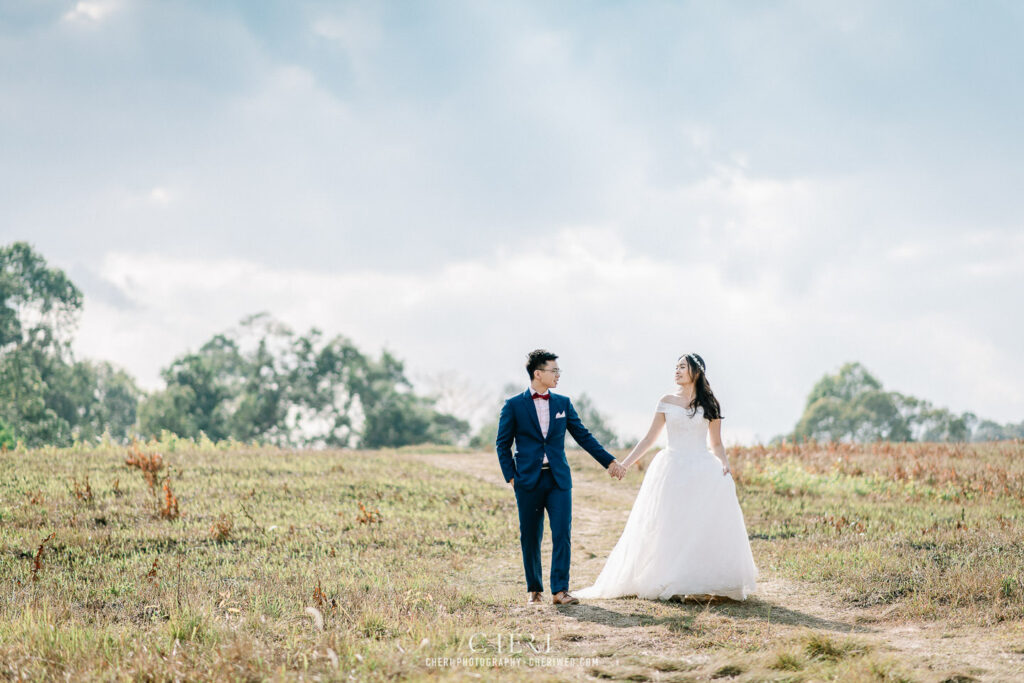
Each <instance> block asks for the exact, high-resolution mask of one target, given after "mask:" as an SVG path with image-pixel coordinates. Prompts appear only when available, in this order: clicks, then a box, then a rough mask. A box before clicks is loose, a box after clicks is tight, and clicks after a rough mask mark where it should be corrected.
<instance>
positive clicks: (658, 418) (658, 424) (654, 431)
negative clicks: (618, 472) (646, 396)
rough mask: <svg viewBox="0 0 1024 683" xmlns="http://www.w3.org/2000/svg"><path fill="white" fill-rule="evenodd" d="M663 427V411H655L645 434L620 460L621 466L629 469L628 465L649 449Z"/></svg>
mask: <svg viewBox="0 0 1024 683" xmlns="http://www.w3.org/2000/svg"><path fill="white" fill-rule="evenodd" d="M664 428H665V413H655V414H654V420H652V421H651V428H650V429H648V430H647V436H645V437H644V438H642V439H640V443H638V444H637V445H635V446H633V450H631V451H630V452H629V455H627V456H626V459H625V460H623V461H622V466H623V467H625V468H626V469H629V466H630V465H632V464H633V463H635V462H636V461H637V460H639V459H640V458H642V457H644V453H646V452H647V451H649V450H650V448H651V446H653V445H654V441H655V440H656V439H657V438H658V435H659V434H661V430H662V429H664Z"/></svg>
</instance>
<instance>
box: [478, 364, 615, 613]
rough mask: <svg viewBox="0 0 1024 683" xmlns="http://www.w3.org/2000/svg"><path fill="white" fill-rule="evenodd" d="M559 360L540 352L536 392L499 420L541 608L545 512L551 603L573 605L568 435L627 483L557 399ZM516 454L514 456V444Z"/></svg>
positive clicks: (530, 367) (530, 581)
mask: <svg viewBox="0 0 1024 683" xmlns="http://www.w3.org/2000/svg"><path fill="white" fill-rule="evenodd" d="M556 360H558V356H556V355H555V354H553V353H551V352H550V351H545V350H543V349H537V350H536V351H531V352H530V355H529V356H528V357H527V361H526V374H528V375H529V376H530V388H529V389H527V390H526V391H524V392H523V393H521V394H517V395H516V396H513V397H512V398H510V399H508V400H507V401H505V405H504V406H503V407H502V409H501V417H500V419H499V420H498V438H497V443H496V445H497V449H498V462H499V463H500V464H501V473H502V474H503V475H504V477H505V481H507V482H509V483H510V484H512V488H513V489H514V490H515V493H516V504H517V505H518V507H519V541H520V544H521V545H522V548H523V567H524V568H525V569H526V590H527V591H528V592H529V596H528V598H527V603H529V604H531V605H539V604H541V594H542V593H543V592H544V583H543V582H542V581H541V567H540V541H541V538H542V537H543V535H544V510H547V511H548V519H549V523H550V525H551V541H552V549H551V595H552V598H551V602H552V603H554V604H556V605H573V604H576V603H578V602H579V600H578V599H577V598H575V597H573V596H572V595H570V594H569V551H570V547H569V535H570V534H569V532H570V528H571V526H572V475H571V473H570V471H569V463H568V461H567V460H566V459H565V432H566V431H568V432H569V434H571V435H572V438H573V439H575V440H576V443H578V444H579V445H580V446H582V447H583V448H584V449H585V450H586V451H587V452H588V453H590V455H592V456H593V457H594V459H595V460H597V461H598V462H599V463H601V464H602V465H604V466H605V468H607V470H608V474H609V475H610V476H612V477H616V478H618V479H622V475H624V474H625V472H626V471H625V469H624V468H623V467H622V465H620V464H619V463H618V462H616V460H615V457H614V456H613V455H612V454H611V453H609V452H608V451H606V450H605V449H604V447H602V446H601V444H600V443H598V441H597V439H595V438H594V437H593V435H591V433H590V432H588V431H587V428H586V427H584V426H583V422H581V421H580V418H579V415H577V414H576V409H575V408H573V407H572V402H571V401H570V400H569V398H568V397H567V396H560V395H559V394H553V393H551V391H550V390H551V389H554V388H555V387H556V386H558V379H559V377H560V376H561V370H559V368H558V364H557V363H556V362H555V361H556ZM513 440H514V441H515V442H516V454H515V456H514V457H513V455H512V441H513Z"/></svg>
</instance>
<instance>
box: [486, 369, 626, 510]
mask: <svg viewBox="0 0 1024 683" xmlns="http://www.w3.org/2000/svg"><path fill="white" fill-rule="evenodd" d="M532 393H533V392H532V391H531V390H529V389H527V390H526V391H524V392H523V393H521V394H516V395H515V396H513V397H511V398H509V399H508V400H506V401H505V405H504V406H502V408H501V417H500V418H499V419H498V438H497V440H496V442H495V445H496V447H497V450H498V462H499V463H500V464H501V474H502V476H504V477H505V481H509V480H511V479H512V478H513V477H515V480H516V488H519V487H523V488H524V489H527V490H529V489H532V488H533V487H534V486H536V485H537V481H538V480H539V479H540V466H541V464H543V462H544V455H545V454H547V456H548V462H549V463H550V464H551V474H552V475H554V477H555V483H556V484H557V485H558V488H560V489H571V488H572V474H571V471H570V470H569V461H568V460H566V458H565V433H566V432H567V431H568V432H569V434H570V435H572V438H573V439H574V440H575V441H576V443H578V444H579V445H580V446H581V447H582V448H583V450H585V451H586V452H587V453H590V455H592V456H593V457H594V460H597V461H598V462H599V463H601V464H602V465H603V466H604V467H605V468H606V469H607V467H608V466H609V465H611V464H612V462H613V461H614V460H615V456H613V455H612V454H611V453H609V452H608V451H606V450H605V449H604V447H603V446H602V445H601V444H600V443H598V441H597V439H595V438H594V435H593V434H591V433H590V432H589V431H587V428H586V427H584V426H583V422H582V421H581V420H580V416H579V415H577V414H576V409H575V408H573V406H572V401H570V400H569V397H568V396H562V395H560V394H556V393H554V392H551V398H550V399H549V400H548V401H547V403H548V410H549V411H550V413H551V420H550V422H549V423H548V435H547V437H546V438H545V437H544V435H543V434H542V433H541V431H540V421H539V420H537V408H536V406H534V404H533V398H532ZM513 441H515V445H516V453H515V455H514V456H513V454H512V442H513Z"/></svg>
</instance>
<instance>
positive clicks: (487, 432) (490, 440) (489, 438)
mask: <svg viewBox="0 0 1024 683" xmlns="http://www.w3.org/2000/svg"><path fill="white" fill-rule="evenodd" d="M520 391H521V389H520V387H519V385H517V384H506V385H505V388H504V389H503V390H502V395H503V396H505V397H508V396H514V395H515V394H517V393H520ZM504 402H505V399H504V398H503V399H501V400H500V401H498V402H497V403H496V404H495V407H494V411H493V414H494V419H492V420H489V421H488V422H486V423H484V425H483V426H482V427H481V428H480V429H479V431H477V433H476V434H474V435H473V438H472V439H471V440H470V442H469V445H470V446H472V447H473V448H486V449H492V448H494V443H495V441H497V438H498V415H499V414H500V413H501V406H502V404H503V403H504ZM573 407H575V408H576V413H577V414H578V415H579V416H580V420H582V421H583V424H584V425H585V426H586V428H587V429H588V430H590V433H591V434H593V435H594V438H595V439H597V440H598V441H600V442H601V445H602V446H604V447H605V448H619V447H621V446H622V442H621V441H620V439H619V437H618V435H616V434H615V432H614V431H612V429H611V427H609V426H608V421H607V419H606V418H605V417H604V415H602V414H601V413H600V412H598V411H597V409H596V408H595V407H594V403H593V401H592V400H591V398H590V396H588V395H587V394H585V393H584V394H580V395H579V396H578V397H576V399H575V400H574V401H573ZM566 443H567V444H569V448H574V447H576V442H575V441H573V440H572V437H571V436H570V437H569V438H568V439H567V440H566Z"/></svg>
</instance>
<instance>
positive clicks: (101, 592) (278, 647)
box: [0, 441, 515, 679]
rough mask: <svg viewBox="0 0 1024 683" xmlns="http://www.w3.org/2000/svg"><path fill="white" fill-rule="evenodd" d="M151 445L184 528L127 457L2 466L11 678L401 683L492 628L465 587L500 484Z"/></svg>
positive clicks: (500, 541)
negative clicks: (288, 678) (464, 570)
mask: <svg viewBox="0 0 1024 683" xmlns="http://www.w3.org/2000/svg"><path fill="white" fill-rule="evenodd" d="M155 448H159V450H161V451H162V452H163V453H164V458H165V463H166V467H165V468H164V470H163V471H162V472H161V474H164V473H169V474H170V479H169V485H170V488H171V489H172V491H173V494H174V495H176V496H177V498H178V501H179V506H180V510H181V513H182V516H181V517H180V518H179V519H175V520H168V519H162V518H160V517H159V516H158V514H157V511H158V509H159V507H160V505H161V502H162V500H163V496H164V494H163V492H162V490H160V487H159V486H158V487H157V493H158V494H159V495H157V496H154V495H153V493H151V491H150V488H149V486H148V485H147V484H146V482H145V480H144V477H143V475H142V473H141V471H140V470H139V469H137V468H132V467H128V466H126V465H125V464H124V459H125V455H126V453H127V451H126V449H123V448H116V447H112V446H106V447H100V448H94V449H82V448H79V449H67V450H54V449H41V450H36V451H31V452H28V453H25V452H21V453H10V452H8V453H4V454H3V455H0V577H2V581H3V588H4V591H5V593H6V595H5V600H4V601H3V602H2V603H0V676H3V677H9V678H18V677H26V678H29V679H41V678H56V677H61V678H63V677H70V678H72V679H74V678H80V677H83V676H96V677H105V676H106V674H103V673H102V672H103V671H107V672H110V671H116V672H118V675H119V676H121V677H126V678H147V677H153V678H159V679H162V678H164V677H166V676H167V675H169V674H168V672H169V671H170V670H171V669H172V668H173V670H174V671H175V672H176V674H177V675H181V676H183V677H185V678H196V679H199V678H208V677H215V678H216V677H226V678H236V677H241V678H253V679H260V678H266V677H273V676H276V675H279V674H280V672H282V671H285V672H292V673H308V672H318V671H319V672H320V673H322V674H328V675H333V674H338V675H341V673H342V672H347V673H345V675H346V676H347V675H348V673H353V674H354V675H355V676H356V677H357V678H364V677H379V678H387V677H391V676H407V675H409V674H410V673H414V672H416V671H418V670H421V669H422V667H423V664H422V662H423V659H424V658H425V657H428V656H435V655H443V654H449V653H450V652H451V648H452V645H453V644H455V645H458V644H459V643H460V642H461V639H462V638H464V637H466V635H467V634H470V633H472V632H474V631H479V630H481V628H474V627H479V626H481V625H482V624H483V623H485V622H487V621H488V619H489V616H490V615H489V613H488V611H487V605H486V604H485V603H481V602H478V601H476V600H474V599H472V597H471V596H465V595H463V594H462V593H460V591H459V590H458V588H457V587H456V583H455V578H456V576H457V572H458V569H457V568H458V567H460V566H461V565H462V564H464V563H466V562H467V561H468V560H470V559H472V558H476V557H479V556H487V555H488V554H493V553H495V552H497V551H498V550H499V549H505V548H506V546H507V545H508V537H509V520H510V519H512V518H513V517H514V515H515V510H514V502H513V501H512V500H511V499H510V498H509V497H508V496H507V495H504V494H505V492H503V491H501V490H499V489H496V488H494V487H490V486H487V485H484V484H482V483H480V482H479V481H478V480H475V479H473V478H471V477H467V476H459V475H457V474H453V473H451V472H448V471H443V470H439V469H435V468H431V467H423V466H421V465H414V464H411V463H409V462H407V461H405V460H403V459H401V458H398V457H395V454H394V453H388V452H375V453H362V452H348V453H342V452H308V453H296V452H288V451H279V450H276V449H269V448H268V449H262V448H254V447H248V446H244V445H238V444H235V445H232V446H231V447H229V448H218V447H215V446H214V445H213V444H209V443H206V444H199V445H188V444H187V443H182V442H180V441H176V442H172V443H165V444H160V445H159V446H155ZM86 476H88V481H89V484H90V487H91V489H92V493H93V495H92V500H91V501H86V500H83V498H82V496H81V494H80V495H79V496H76V495H75V480H76V479H77V480H78V483H79V484H81V483H82V482H83V481H84V478H85V477H86ZM115 482H116V489H115ZM161 482H162V479H161ZM79 489H81V486H80V487H79ZM360 504H362V506H363V507H362V508H360ZM360 517H363V518H364V520H367V521H362V522H361V521H360ZM225 519H231V520H232V527H231V530H230V532H229V533H228V534H227V536H226V537H224V534H223V533H221V534H219V535H220V536H221V538H220V540H218V539H217V536H218V534H216V533H215V532H214V530H213V529H211V527H212V526H213V525H214V524H215V522H217V521H218V520H219V521H220V522H221V524H222V525H223V522H224V520H225ZM370 519H372V520H379V521H368V520H370ZM51 533H53V534H54V537H53V539H52V540H50V541H48V542H47V543H46V544H45V545H44V546H43V550H42V552H41V553H40V561H41V566H40V567H39V569H38V571H36V572H33V571H32V568H33V563H34V559H35V556H36V554H37V551H38V548H39V546H40V543H41V542H42V541H43V539H44V538H46V537H47V536H48V535H49V534H51ZM33 577H35V578H33ZM318 585H319V587H320V592H319V594H318V593H317V587H318ZM307 607H317V608H318V609H319V611H320V614H321V616H322V619H323V621H324V629H323V630H322V631H320V630H318V629H317V627H316V623H315V619H314V618H313V617H312V616H311V615H310V614H309V613H307V612H306V608H307ZM395 644H398V645H401V646H403V649H404V650H405V651H406V654H404V655H403V654H402V653H401V652H400V651H398V650H396V648H395ZM335 659H336V660H337V662H338V665H337V668H335V666H334V664H333V660H335Z"/></svg>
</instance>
